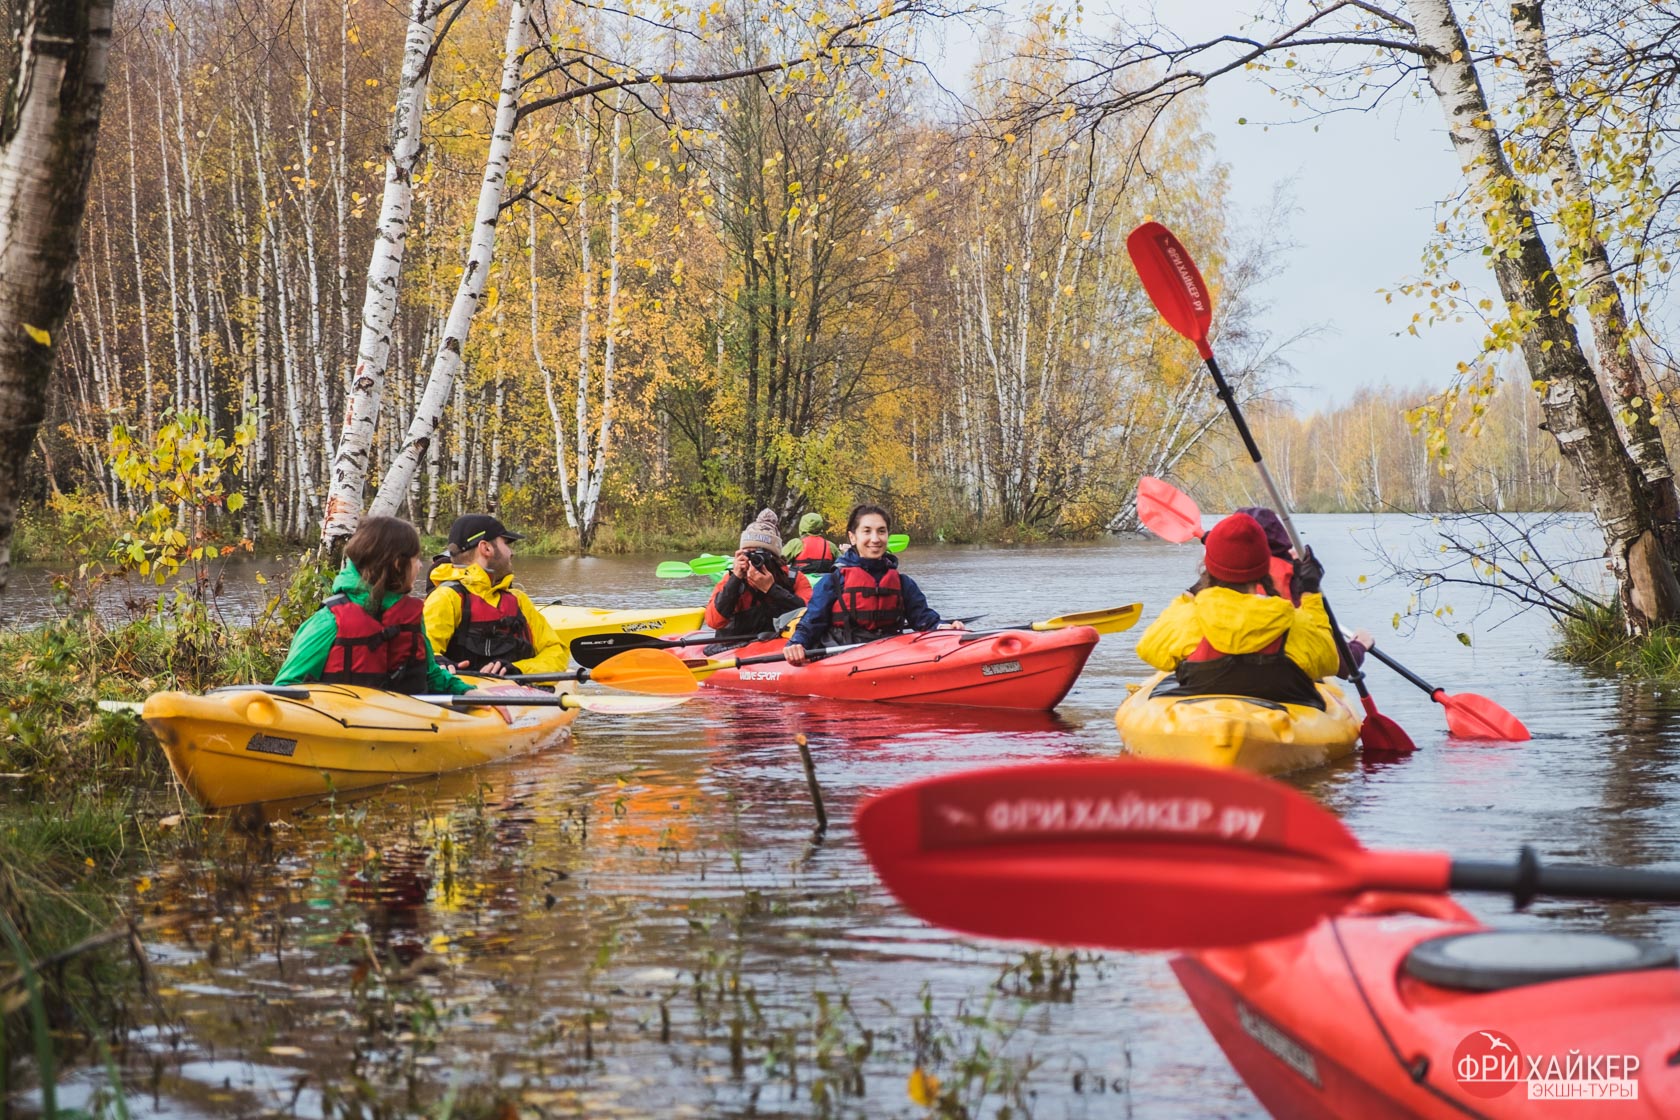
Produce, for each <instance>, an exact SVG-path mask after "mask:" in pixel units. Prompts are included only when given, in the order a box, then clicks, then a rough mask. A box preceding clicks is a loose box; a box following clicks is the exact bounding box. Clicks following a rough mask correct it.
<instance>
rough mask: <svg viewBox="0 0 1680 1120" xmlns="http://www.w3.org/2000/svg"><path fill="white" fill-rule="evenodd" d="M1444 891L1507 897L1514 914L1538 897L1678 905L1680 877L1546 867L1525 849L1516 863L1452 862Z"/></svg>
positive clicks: (1667, 873)
mask: <svg viewBox="0 0 1680 1120" xmlns="http://www.w3.org/2000/svg"><path fill="white" fill-rule="evenodd" d="M1447 886H1448V887H1450V888H1451V889H1452V890H1455V891H1480V892H1484V893H1488V894H1508V895H1510V896H1511V899H1512V901H1513V902H1514V903H1516V906H1517V909H1519V910H1521V909H1522V908H1523V907H1525V906H1527V905H1528V904H1529V902H1531V901H1532V900H1533V899H1535V898H1536V897H1539V896H1541V895H1548V896H1550V897H1552V898H1609V899H1626V900H1629V901H1636V902H1680V872H1676V871H1645V870H1641V869H1638V868H1625V867H1591V866H1586V865H1582V864H1570V863H1561V864H1554V865H1552V866H1550V867H1548V866H1546V865H1544V864H1542V863H1541V862H1540V857H1539V856H1537V855H1535V853H1534V849H1533V848H1530V847H1527V846H1526V845H1525V846H1524V847H1523V850H1522V853H1521V854H1520V855H1519V856H1518V857H1517V862H1515V863H1494V862H1491V861H1486V860H1460V859H1455V860H1453V862H1452V870H1451V873H1450V874H1449V876H1448V879H1447Z"/></svg>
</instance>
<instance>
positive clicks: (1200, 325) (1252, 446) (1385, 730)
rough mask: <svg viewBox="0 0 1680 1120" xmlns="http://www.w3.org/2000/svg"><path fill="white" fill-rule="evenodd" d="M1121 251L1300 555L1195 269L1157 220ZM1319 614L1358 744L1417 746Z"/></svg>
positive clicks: (1292, 526) (1133, 234) (1327, 605)
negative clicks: (1355, 713)
mask: <svg viewBox="0 0 1680 1120" xmlns="http://www.w3.org/2000/svg"><path fill="white" fill-rule="evenodd" d="M1126 252H1127V253H1129V254H1130V255H1131V258H1132V264H1133V265H1134V266H1136V268H1137V270H1138V277H1139V278H1140V279H1141V280H1142V281H1143V290H1144V291H1146V292H1148V293H1149V299H1150V301H1151V302H1152V303H1154V304H1155V309H1156V310H1157V311H1159V312H1160V313H1161V318H1163V319H1165V320H1166V321H1167V325H1168V326H1170V327H1171V328H1172V329H1173V330H1175V331H1177V332H1178V333H1179V334H1181V335H1183V336H1184V337H1185V338H1187V339H1189V340H1190V341H1191V342H1193V343H1195V344H1196V352H1197V353H1198V354H1200V355H1201V356H1202V363H1203V364H1204V365H1206V366H1207V369H1208V372H1209V373H1210V374H1212V375H1213V384H1214V387H1215V388H1216V389H1217V390H1218V393H1219V399H1220V400H1222V401H1224V402H1225V411H1227V412H1228V413H1230V414H1231V420H1232V421H1233V422H1234V423H1235V424H1236V426H1237V434H1238V435H1240V436H1241V437H1242V441H1243V446H1244V447H1246V448H1247V449H1248V457H1249V458H1250V459H1252V460H1254V466H1255V469H1256V470H1258V471H1259V472H1260V481H1261V482H1263V483H1265V485H1266V493H1267V494H1269V495H1271V499H1272V509H1274V510H1275V511H1276V512H1277V515H1278V518H1279V520H1281V521H1282V522H1283V527H1284V530H1285V531H1286V532H1287V533H1288V534H1289V543H1290V544H1291V545H1293V546H1294V547H1295V554H1296V555H1297V556H1305V555H1306V552H1307V549H1306V546H1305V545H1304V544H1302V543H1301V534H1299V533H1297V532H1296V531H1295V523H1294V522H1293V521H1291V520H1290V518H1289V506H1288V505H1287V504H1285V502H1284V500H1283V495H1282V494H1281V493H1280V492H1279V491H1278V488H1277V483H1275V482H1273V481H1272V472H1270V471H1268V470H1267V469H1266V464H1265V461H1264V460H1262V459H1261V458H1260V448H1259V446H1258V445H1257V444H1256V443H1255V442H1254V435H1253V433H1251V432H1250V431H1249V430H1248V421H1246V420H1244V419H1243V414H1242V409H1241V408H1239V407H1238V406H1237V398H1236V396H1235V394H1233V393H1232V392H1231V387H1230V386H1229V385H1227V384H1226V383H1225V375H1224V374H1222V373H1220V372H1219V363H1218V362H1217V361H1215V360H1214V357H1213V347H1212V346H1210V345H1208V337H1207V336H1208V328H1209V327H1210V326H1212V325H1213V296H1212V295H1211V294H1210V293H1209V292H1208V287H1207V284H1206V283H1205V282H1204V281H1203V280H1202V274H1201V270H1199V269H1198V268H1197V267H1196V262H1195V261H1194V260H1191V259H1190V254H1189V253H1188V252H1186V251H1185V248H1184V246H1183V245H1180V244H1179V242H1178V238H1176V237H1174V236H1173V235H1172V232H1171V231H1170V230H1168V229H1167V227H1166V226H1163V225H1162V224H1161V223H1160V222H1145V223H1143V224H1142V225H1141V226H1138V227H1137V228H1136V229H1134V230H1133V231H1132V232H1131V233H1130V234H1129V235H1127V237H1126ZM1324 613H1325V614H1326V615H1327V616H1329V619H1330V632H1331V636H1332V637H1334V638H1335V640H1336V650H1337V652H1338V653H1339V654H1340V655H1341V659H1342V664H1343V665H1346V666H1347V669H1348V679H1349V680H1350V681H1352V682H1353V687H1354V688H1355V689H1356V690H1357V691H1358V693H1359V701H1360V703H1361V704H1363V705H1364V706H1365V722H1364V724H1363V725H1362V726H1361V727H1360V729H1359V739H1360V742H1362V743H1363V744H1364V745H1365V749H1366V750H1368V751H1372V750H1375V751H1389V752H1394V753H1404V752H1407V751H1414V750H1416V749H1417V745H1416V744H1414V743H1413V742H1412V740H1411V737H1410V736H1408V735H1407V734H1406V732H1405V731H1404V730H1403V729H1402V728H1401V727H1400V725H1399V724H1398V723H1395V722H1394V721H1393V720H1391V719H1389V718H1388V717H1387V716H1385V715H1383V714H1382V713H1380V712H1378V711H1377V702H1376V701H1375V700H1373V699H1372V698H1371V693H1370V690H1369V689H1367V688H1366V687H1365V674H1364V673H1362V672H1360V671H1359V667H1358V666H1357V665H1355V664H1354V663H1353V656H1352V654H1350V653H1349V652H1348V648H1347V640H1346V639H1344V638H1343V637H1342V632H1341V630H1340V629H1339V628H1338V627H1337V626H1336V616H1335V614H1334V613H1332V612H1331V610H1330V601H1329V600H1328V599H1325V600H1324Z"/></svg>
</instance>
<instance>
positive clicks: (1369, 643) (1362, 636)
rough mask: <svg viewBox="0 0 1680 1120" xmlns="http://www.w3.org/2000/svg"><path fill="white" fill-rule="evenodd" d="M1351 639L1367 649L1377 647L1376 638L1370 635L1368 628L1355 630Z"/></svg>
mask: <svg viewBox="0 0 1680 1120" xmlns="http://www.w3.org/2000/svg"><path fill="white" fill-rule="evenodd" d="M1353 640H1354V641H1356V642H1358V643H1359V644H1360V645H1362V646H1364V647H1365V648H1366V649H1367V650H1372V649H1376V648H1377V640H1376V639H1375V638H1373V637H1371V632H1370V631H1369V630H1355V631H1354V632H1353Z"/></svg>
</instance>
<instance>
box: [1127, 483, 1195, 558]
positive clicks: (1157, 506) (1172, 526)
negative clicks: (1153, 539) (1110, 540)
mask: <svg viewBox="0 0 1680 1120" xmlns="http://www.w3.org/2000/svg"><path fill="white" fill-rule="evenodd" d="M1137 510H1138V520H1139V521H1141V522H1143V527H1144V528H1145V529H1148V530H1149V531H1150V532H1151V533H1154V534H1155V535H1156V536H1157V537H1160V538H1161V539H1162V540H1164V541H1170V542H1172V543H1173V544H1183V543H1184V542H1185V541H1199V540H1201V539H1202V511H1201V509H1200V508H1198V507H1197V505H1196V500H1195V499H1194V498H1192V497H1191V496H1190V495H1188V494H1186V493H1185V492H1184V491H1182V490H1180V489H1179V488H1178V487H1176V486H1174V485H1173V484H1172V483H1170V482H1163V481H1161V480H1160V479H1158V478H1151V477H1149V476H1148V475H1144V476H1143V477H1142V478H1140V479H1138V487H1137Z"/></svg>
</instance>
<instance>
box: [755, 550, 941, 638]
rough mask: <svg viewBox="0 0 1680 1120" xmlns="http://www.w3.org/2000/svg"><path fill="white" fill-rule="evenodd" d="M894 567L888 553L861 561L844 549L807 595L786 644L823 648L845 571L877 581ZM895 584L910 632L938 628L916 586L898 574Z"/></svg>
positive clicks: (935, 615)
mask: <svg viewBox="0 0 1680 1120" xmlns="http://www.w3.org/2000/svg"><path fill="white" fill-rule="evenodd" d="M897 567H898V557H896V556H894V555H893V554H892V553H890V552H889V553H887V554H886V555H885V556H883V557H881V558H880V559H879V560H865V559H864V558H863V557H861V556H859V555H858V554H857V549H855V548H848V549H847V550H846V551H845V554H844V555H842V556H841V557H840V559H838V560H836V561H835V562H834V571H833V572H831V573H829V575H828V576H827V578H825V579H824V580H823V581H822V582H821V583H819V584H817V586H816V590H814V591H812V592H811V601H810V602H809V603H808V604H806V606H805V617H803V618H801V619H800V620H799V627H798V629H796V630H794V632H793V637H791V638H789V639H788V644H789V645H800V646H804V647H805V648H806V649H815V648H816V647H818V646H820V645H822V644H823V639H824V638H826V637H827V636H828V626H829V622H830V620H831V616H832V613H833V610H834V600H835V599H836V598H838V597H839V594H840V586H841V584H843V583H845V582H846V574H845V569H847V568H862V569H863V570H864V571H866V572H868V573H869V574H870V575H872V576H876V577H879V576H880V575H881V574H882V573H884V572H887V571H890V570H892V569H895V568H897ZM898 582H899V584H900V586H901V587H902V590H901V592H900V594H901V595H902V596H903V598H904V621H905V622H906V623H907V624H908V625H909V627H910V629H912V630H932V629H933V628H934V627H935V626H938V625H939V614H938V612H937V611H935V610H933V608H931V607H929V606H928V602H927V596H926V595H923V594H922V589H921V588H919V587H917V586H916V581H915V580H913V579H911V578H910V577H909V576H907V575H904V574H903V573H902V572H901V573H899V577H898Z"/></svg>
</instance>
